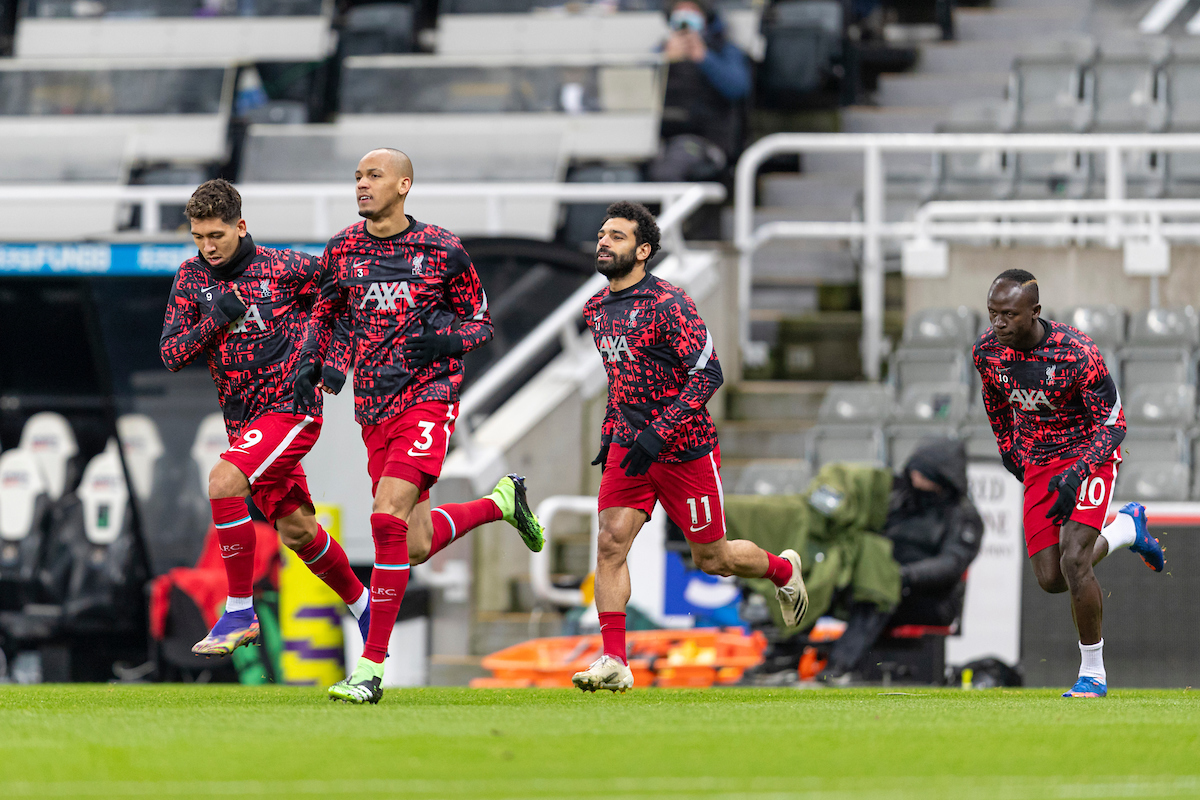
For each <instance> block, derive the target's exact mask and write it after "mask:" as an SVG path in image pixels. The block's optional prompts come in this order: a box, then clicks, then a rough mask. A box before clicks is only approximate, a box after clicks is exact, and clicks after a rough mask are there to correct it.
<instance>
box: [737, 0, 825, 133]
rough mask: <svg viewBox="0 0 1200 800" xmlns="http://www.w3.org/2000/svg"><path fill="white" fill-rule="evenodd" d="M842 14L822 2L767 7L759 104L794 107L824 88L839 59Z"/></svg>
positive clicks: (789, 0)
mask: <svg viewBox="0 0 1200 800" xmlns="http://www.w3.org/2000/svg"><path fill="white" fill-rule="evenodd" d="M842 16H843V9H842V4H841V3H837V2H826V0H784V2H780V3H776V4H775V5H774V6H773V7H772V8H771V10H770V13H769V15H768V16H767V18H766V19H764V23H763V35H764V36H765V38H766V43H767V44H766V53H765V55H764V57H763V61H762V64H761V65H760V66H759V69H758V93H759V99H760V103H761V104H762V105H763V106H765V107H768V108H779V109H789V108H794V107H796V106H798V105H800V104H803V103H805V102H806V101H808V100H810V99H811V97H812V96H813V95H814V94H816V93H818V92H820V91H821V90H823V89H826V88H828V84H829V83H830V81H831V79H832V77H833V75H834V67H835V65H836V64H837V62H838V61H839V60H840V59H841V55H842V28H843V19H842Z"/></svg>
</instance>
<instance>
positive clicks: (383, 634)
mask: <svg viewBox="0 0 1200 800" xmlns="http://www.w3.org/2000/svg"><path fill="white" fill-rule="evenodd" d="M371 536H372V537H373V538H374V539H375V569H373V570H371V626H370V628H369V629H368V631H367V641H366V643H365V644H364V646H363V657H364V658H367V659H369V660H371V661H374V662H375V663H376V664H382V663H383V659H384V658H385V657H386V656H387V645H388V639H390V638H391V636H392V628H394V627H396V615H398V614H399V613H400V601H401V600H403V599H404V590H405V589H406V588H408V523H407V522H405V521H404V520H402V519H397V518H396V517H393V516H392V515H391V514H372V515H371Z"/></svg>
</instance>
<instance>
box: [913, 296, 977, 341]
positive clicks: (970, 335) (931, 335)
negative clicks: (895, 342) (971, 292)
mask: <svg viewBox="0 0 1200 800" xmlns="http://www.w3.org/2000/svg"><path fill="white" fill-rule="evenodd" d="M978 328H979V315H978V314H976V313H975V312H974V311H973V310H972V309H970V308H967V307H966V306H959V307H958V308H927V309H925V310H923V311H917V312H915V313H912V314H909V315H908V318H907V319H906V320H905V321H904V335H903V338H902V340H901V341H902V342H903V344H902V346H903V347H905V348H922V347H940V348H946V347H961V348H967V347H970V346H971V345H972V344H974V342H975V340H976V339H977V338H978V336H977V334H976V333H975V331H976V330H977V329H978Z"/></svg>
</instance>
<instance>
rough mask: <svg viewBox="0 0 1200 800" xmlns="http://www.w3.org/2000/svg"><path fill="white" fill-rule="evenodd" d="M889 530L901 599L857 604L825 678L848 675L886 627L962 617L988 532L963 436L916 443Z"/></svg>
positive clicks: (895, 494) (896, 491) (897, 489)
mask: <svg viewBox="0 0 1200 800" xmlns="http://www.w3.org/2000/svg"><path fill="white" fill-rule="evenodd" d="M883 533H884V535H885V536H887V537H888V538H889V539H891V540H892V545H893V551H892V555H893V556H894V557H895V559H896V561H898V562H899V563H900V579H901V581H902V584H903V589H902V599H901V601H900V605H899V606H898V607H897V608H896V610H895V612H893V613H891V614H888V613H886V612H880V611H879V610H878V608H877V607H876V606H875V605H874V604H872V603H858V604H855V606H854V607H853V609H852V610H851V614H850V619H849V621H848V623H847V625H846V630H845V632H844V633H843V634H842V636H841V638H840V639H838V640H837V642H836V643H835V644H834V646H833V650H832V652H831V653H830V655H829V664H828V666H827V667H826V669H825V670H824V671H823V672H822V673H821V674H820V675H818V676H817V679H818V680H822V681H825V682H827V683H846V682H848V681H849V679H850V676H851V673H852V672H853V671H854V670H855V669H857V668H858V666H859V664H860V662H861V661H862V659H863V657H865V656H866V654H867V653H868V652H870V650H871V647H872V645H874V644H875V640H876V639H878V638H879V635H880V634H881V633H883V631H884V629H885V628H888V627H891V626H895V625H949V624H951V623H952V622H954V620H955V619H957V618H958V615H959V613H960V612H961V611H962V604H963V597H964V595H965V593H966V570H967V567H968V566H970V564H971V562H972V561H974V560H975V556H976V555H978V554H979V545H980V542H981V540H982V539H983V519H982V518H981V517H980V516H979V511H978V510H977V509H976V508H975V504H974V503H972V502H971V498H970V497H969V496H968V494H967V454H966V449H965V448H964V447H963V444H962V442H957V441H952V440H948V439H940V440H936V441H930V442H926V443H924V444H922V445H921V446H920V447H918V448H917V450H916V452H914V453H913V455H912V456H911V457H910V458H909V460H908V463H906V464H905V465H904V470H903V472H902V473H901V474H900V475H898V476H897V477H896V482H895V484H894V485H893V487H892V495H891V500H890V502H889V507H888V515H887V523H886V525H885V527H884V530H883Z"/></svg>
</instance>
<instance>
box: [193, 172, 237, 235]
mask: <svg viewBox="0 0 1200 800" xmlns="http://www.w3.org/2000/svg"><path fill="white" fill-rule="evenodd" d="M183 213H184V214H186V215H187V218H188V219H212V218H213V217H220V218H221V221H222V222H224V223H225V224H226V225H234V224H236V223H237V221H238V220H239V219H241V218H242V196H241V195H240V194H238V190H237V189H235V188H233V184H232V183H230V182H229V181H227V180H225V179H223V178H217V179H215V180H211V181H205V182H204V183H202V184H200V186H199V188H197V189H196V191H194V192H192V198H191V199H190V200H188V202H187V206H186V207H185V208H184V209H183Z"/></svg>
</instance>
